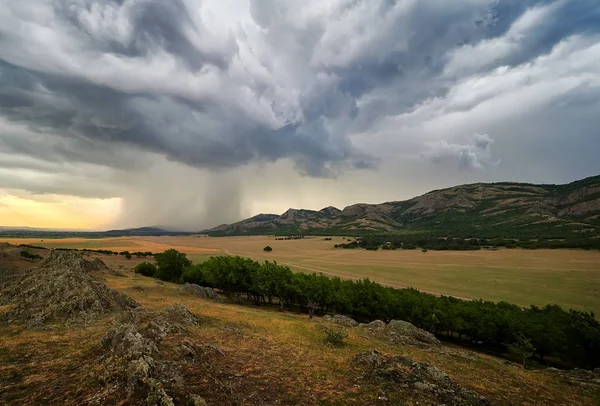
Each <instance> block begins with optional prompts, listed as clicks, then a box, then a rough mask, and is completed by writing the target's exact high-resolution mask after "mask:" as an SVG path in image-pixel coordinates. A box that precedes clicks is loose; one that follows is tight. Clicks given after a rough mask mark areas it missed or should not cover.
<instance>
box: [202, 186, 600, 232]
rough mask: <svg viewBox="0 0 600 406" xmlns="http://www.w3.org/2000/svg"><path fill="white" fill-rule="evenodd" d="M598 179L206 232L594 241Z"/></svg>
mask: <svg viewBox="0 0 600 406" xmlns="http://www.w3.org/2000/svg"><path fill="white" fill-rule="evenodd" d="M599 231H600V175H599V176H593V177H589V178H586V179H582V180H579V181H576V182H572V183H569V184H565V185H536V184H528V183H513V182H501V183H475V184H469V185H461V186H455V187H451V188H448V189H442V190H434V191H432V192H429V193H426V194H424V195H422V196H418V197H415V198H413V199H410V200H405V201H394V202H386V203H381V204H366V203H358V204H354V205H351V206H348V207H345V208H344V209H343V210H339V209H337V208H335V207H331V206H330V207H326V208H324V209H322V210H319V211H315V210H302V209H289V210H287V211H286V212H285V213H283V214H281V215H277V214H259V215H257V216H254V217H251V218H249V219H246V220H242V221H240V222H237V223H233V224H223V225H220V226H218V227H215V228H213V229H210V230H207V231H206V232H208V233H209V234H215V235H237V234H291V233H300V234H310V233H315V234H323V233H331V234H356V233H357V232H369V233H377V232H385V233H389V232H418V233H422V232H431V233H437V234H446V233H447V234H454V235H457V236H459V235H461V236H469V235H473V236H488V235H498V236H502V235H504V236H523V235H532V236H533V235H536V234H544V235H546V236H556V237H561V236H564V235H567V234H572V233H584V234H579V235H582V236H583V235H593V236H596V235H598V234H599Z"/></svg>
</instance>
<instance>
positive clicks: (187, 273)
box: [181, 264, 206, 286]
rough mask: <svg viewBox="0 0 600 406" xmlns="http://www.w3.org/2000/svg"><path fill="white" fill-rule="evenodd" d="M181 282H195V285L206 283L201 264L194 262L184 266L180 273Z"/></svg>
mask: <svg viewBox="0 0 600 406" xmlns="http://www.w3.org/2000/svg"><path fill="white" fill-rule="evenodd" d="M181 279H182V282H183V283H186V282H187V283H195V284H196V285H200V286H204V285H206V277H205V276H204V272H203V270H202V264H194V265H190V266H188V267H186V268H185V269H184V270H183V274H181Z"/></svg>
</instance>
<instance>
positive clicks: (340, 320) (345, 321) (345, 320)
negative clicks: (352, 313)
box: [323, 314, 358, 327]
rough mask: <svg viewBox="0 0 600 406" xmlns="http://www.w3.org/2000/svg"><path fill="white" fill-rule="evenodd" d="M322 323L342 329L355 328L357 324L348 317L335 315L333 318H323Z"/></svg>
mask: <svg viewBox="0 0 600 406" xmlns="http://www.w3.org/2000/svg"><path fill="white" fill-rule="evenodd" d="M323 321H326V322H329V323H334V324H337V325H338V326H343V327H356V326H358V322H357V321H356V320H354V319H352V318H350V317H348V316H343V315H341V314H336V315H335V316H333V317H332V316H330V315H325V316H324V317H323Z"/></svg>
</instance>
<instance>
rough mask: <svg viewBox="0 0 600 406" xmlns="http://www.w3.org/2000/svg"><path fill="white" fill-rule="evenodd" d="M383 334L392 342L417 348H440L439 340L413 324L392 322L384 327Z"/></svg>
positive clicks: (399, 321) (398, 321)
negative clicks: (417, 346)
mask: <svg viewBox="0 0 600 406" xmlns="http://www.w3.org/2000/svg"><path fill="white" fill-rule="evenodd" d="M385 334H386V336H387V337H388V339H390V340H391V341H393V342H397V343H399V344H412V345H419V346H423V345H424V346H440V345H441V343H440V340H438V339H437V338H435V336H434V335H433V334H431V333H429V332H428V331H425V330H422V329H420V328H418V327H415V326H414V325H413V324H411V323H409V322H406V321H402V320H392V321H390V322H389V323H388V325H387V326H386V327H385Z"/></svg>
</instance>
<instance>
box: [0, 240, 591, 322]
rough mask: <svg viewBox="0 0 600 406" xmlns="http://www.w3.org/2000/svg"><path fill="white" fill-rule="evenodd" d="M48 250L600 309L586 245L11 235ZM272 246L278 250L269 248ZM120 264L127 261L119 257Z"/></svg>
mask: <svg viewBox="0 0 600 406" xmlns="http://www.w3.org/2000/svg"><path fill="white" fill-rule="evenodd" d="M5 241H8V242H11V243H18V244H32V245H39V246H44V247H48V248H59V247H61V248H78V249H82V248H90V249H109V250H114V251H123V250H128V251H132V252H133V251H152V252H161V251H164V250H166V249H168V248H175V249H177V250H179V251H182V252H185V253H187V254H188V256H189V257H190V258H191V259H192V260H194V261H201V260H203V259H204V258H207V257H208V256H212V255H223V254H228V255H240V256H245V257H249V258H252V259H255V260H261V261H262V260H275V261H277V262H278V263H280V264H283V265H288V266H290V268H292V270H294V271H297V272H309V273H312V272H322V273H324V274H327V275H330V276H340V277H343V278H364V277H368V278H370V279H371V280H373V281H377V282H380V283H382V284H386V285H390V286H394V287H414V288H417V289H419V290H422V291H427V292H431V293H436V294H444V295H452V296H456V297H461V298H467V299H478V298H482V299H486V300H493V301H500V300H505V301H508V302H511V303H516V304H520V305H523V306H528V305H530V304H536V305H544V304H547V303H556V304H559V305H561V306H563V307H565V308H573V309H577V310H586V311H594V312H595V313H596V314H599V313H600V252H598V251H583V250H533V251H529V250H518V249H515V250H497V251H490V250H481V251H429V252H426V253H423V252H421V251H420V250H397V251H364V250H343V249H334V248H333V245H334V244H336V243H339V242H341V241H342V238H340V237H334V238H333V240H331V241H324V240H323V239H322V237H315V238H306V239H302V240H275V238H273V237H267V236H252V237H222V238H211V237H204V236H194V237H192V236H184V237H121V238H105V239H80V238H68V239H52V240H40V239H6V240H5ZM266 245H270V246H271V247H272V248H273V252H270V253H266V252H264V251H263V247H265V246H266ZM111 260H113V261H125V260H124V259H118V260H117V258H114V259H111Z"/></svg>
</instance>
